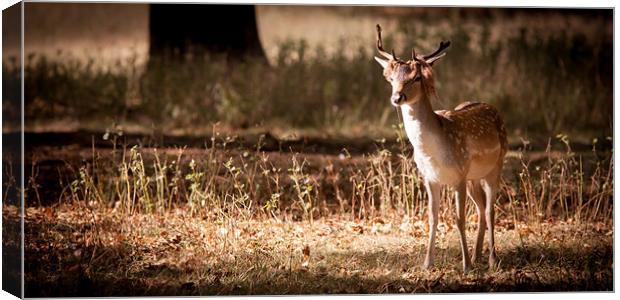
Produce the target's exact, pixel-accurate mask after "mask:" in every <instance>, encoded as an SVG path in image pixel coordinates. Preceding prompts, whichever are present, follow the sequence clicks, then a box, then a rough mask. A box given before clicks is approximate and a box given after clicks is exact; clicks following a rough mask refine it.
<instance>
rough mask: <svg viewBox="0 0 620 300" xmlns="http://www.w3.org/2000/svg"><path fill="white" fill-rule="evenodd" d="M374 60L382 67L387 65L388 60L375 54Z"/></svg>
mask: <svg viewBox="0 0 620 300" xmlns="http://www.w3.org/2000/svg"><path fill="white" fill-rule="evenodd" d="M375 60H376V61H377V62H378V63H379V64H380V65H381V67H382V68H384V69H385V68H386V67H387V66H388V61H387V60H385V59H382V58H378V57H376V56H375Z"/></svg>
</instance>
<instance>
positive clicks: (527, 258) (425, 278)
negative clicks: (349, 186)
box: [4, 203, 613, 296]
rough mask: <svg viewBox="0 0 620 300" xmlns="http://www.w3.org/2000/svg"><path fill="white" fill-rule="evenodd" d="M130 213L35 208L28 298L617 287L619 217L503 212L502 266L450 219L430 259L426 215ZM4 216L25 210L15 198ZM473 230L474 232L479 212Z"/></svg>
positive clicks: (30, 215) (81, 206) (30, 217)
mask: <svg viewBox="0 0 620 300" xmlns="http://www.w3.org/2000/svg"><path fill="white" fill-rule="evenodd" d="M188 214H189V212H188V211H187V209H174V210H172V211H170V212H167V213H165V214H162V215H153V214H149V215H145V214H136V215H131V216H122V215H120V214H118V213H115V212H113V211H112V210H111V209H105V208H95V207H89V206H88V205H87V204H85V203H77V204H74V205H62V206H59V207H56V208H55V209H50V208H29V209H28V210H27V213H26V224H27V227H26V233H27V241H28V243H27V248H26V257H27V261H26V270H27V273H26V295H27V296H61V295H62V296H76V295H81V296H121V295H122V296H129V295H229V294H314V293H318V294H321V293H409V292H476V291H477V292H480V291H569V290H574V291H578V290H611V289H612V278H613V275H612V274H613V258H612V252H613V251H612V246H611V245H612V236H613V229H612V226H611V225H610V224H605V223H599V222H597V223H591V224H588V225H585V224H581V225H579V224H576V223H574V222H562V221H560V222H543V223H541V224H539V225H536V226H529V225H527V224H525V223H521V222H519V223H517V227H513V225H514V224H512V223H511V222H506V221H505V220H502V221H500V222H499V224H498V227H497V228H498V229H497V231H498V232H497V251H498V255H499V257H500V259H501V262H500V268H499V269H498V270H497V271H487V270H486V268H487V267H486V264H484V263H482V264H479V265H477V266H476V269H475V270H474V271H473V272H471V273H470V274H468V275H462V274H461V272H460V269H459V267H458V266H459V265H460V258H459V251H460V250H459V246H458V236H457V233H456V232H455V230H450V227H451V226H450V225H449V223H445V222H442V223H440V226H439V237H438V257H437V263H436V267H435V268H434V269H433V270H431V271H426V270H422V269H421V268H420V266H421V263H422V260H423V257H424V256H423V253H424V252H423V251H424V248H425V241H426V231H425V229H424V225H423V224H424V222H422V220H419V219H418V220H416V219H415V218H408V219H405V220H384V219H375V220H373V221H368V222H364V221H360V222H349V221H345V220H343V219H342V218H340V217H338V216H334V217H330V218H323V219H321V220H315V222H314V224H310V223H309V222H280V221H276V220H274V219H271V220H262V221H256V220H252V221H247V222H246V221H244V222H236V223H235V224H221V223H218V222H213V221H209V220H204V219H202V218H198V217H193V218H192V217H188ZM4 215H5V218H16V217H17V216H16V210H15V208H14V207H5V211H4ZM472 221H473V220H470V222H469V225H468V228H469V229H470V231H469V233H470V236H472V237H473V230H472V228H473V226H474V222H472Z"/></svg>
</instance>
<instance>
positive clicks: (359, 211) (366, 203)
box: [3, 22, 614, 297]
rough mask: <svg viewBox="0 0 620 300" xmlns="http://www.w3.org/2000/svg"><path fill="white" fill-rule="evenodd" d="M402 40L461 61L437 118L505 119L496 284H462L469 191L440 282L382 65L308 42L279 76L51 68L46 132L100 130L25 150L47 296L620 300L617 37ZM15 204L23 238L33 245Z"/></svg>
mask: <svg viewBox="0 0 620 300" xmlns="http://www.w3.org/2000/svg"><path fill="white" fill-rule="evenodd" d="M402 24H403V25H401V26H400V28H399V31H398V33H395V34H394V36H390V38H393V39H394V40H396V39H399V40H402V41H401V42H403V44H405V45H413V46H415V47H416V50H417V51H418V52H425V51H429V50H431V49H432V48H433V47H435V46H436V42H438V41H439V40H441V39H450V40H451V41H452V45H453V46H452V47H453V48H452V49H451V50H449V54H448V56H447V57H446V58H444V59H443V61H442V62H441V63H440V64H438V65H437V66H436V70H437V74H438V75H437V76H438V82H437V85H438V91H439V94H440V96H441V97H442V99H443V103H435V104H434V105H435V106H436V108H449V107H453V106H455V105H456V104H457V103H458V102H461V101H463V100H471V99H472V98H473V99H481V100H484V101H487V102H490V103H492V104H493V105H495V106H497V107H498V109H499V110H500V111H501V113H502V116H503V117H504V118H505V120H506V127H507V128H508V129H509V135H510V137H509V139H510V151H509V153H508V155H507V157H506V161H505V162H506V163H505V165H506V167H505V169H504V173H503V182H502V185H501V191H500V193H499V195H498V199H497V201H496V220H497V222H496V223H497V225H496V228H497V236H496V246H497V252H498V256H499V259H500V264H499V268H498V269H497V270H488V269H487V264H486V263H478V264H476V266H475V270H474V271H473V272H471V273H469V274H465V275H464V274H462V273H461V272H460V271H461V269H460V255H459V249H460V248H459V245H458V236H457V233H456V231H455V230H453V228H454V220H453V214H454V207H453V206H454V204H453V201H452V200H451V199H452V198H451V197H452V195H453V192H452V191H451V190H450V189H448V188H446V189H444V190H443V191H442V199H441V207H440V222H439V237H438V251H437V257H436V266H435V267H434V268H433V269H432V270H429V271H427V270H423V269H422V268H421V264H422V259H423V256H424V255H423V252H424V249H425V247H426V245H425V244H426V240H427V234H428V225H427V214H426V199H427V198H426V195H425V191H424V189H423V188H422V186H421V182H420V177H419V176H418V174H417V170H416V167H415V164H414V163H413V161H412V159H411V156H412V153H411V151H412V150H411V148H410V146H409V145H408V143H407V140H406V138H405V136H404V132H403V128H402V124H400V122H399V119H398V117H397V116H395V115H394V114H395V112H394V111H395V110H394V108H393V107H391V106H390V105H389V103H388V101H387V97H388V93H389V91H388V85H387V84H386V83H385V82H384V79H383V78H382V77H381V72H380V69H379V67H378V66H376V63H375V62H374V61H373V60H372V55H373V54H374V48H372V47H371V46H370V45H369V46H368V47H364V48H362V49H357V50H356V51H355V54H354V55H353V56H348V55H344V51H336V52H335V53H336V54H327V51H326V50H325V49H320V48H319V49H310V47H308V46H307V45H306V43H305V42H303V41H289V42H286V43H284V44H282V45H281V46H280V48H279V49H280V50H279V55H278V58H277V59H276V62H275V64H273V65H272V66H267V65H264V64H255V63H252V62H251V61H249V62H248V61H246V62H243V61H231V60H226V59H225V58H222V57H214V56H213V57H194V58H192V59H191V60H190V61H189V62H179V61H169V60H160V59H157V58H152V59H151V60H150V62H149V64H148V65H147V66H139V65H137V64H136V63H135V62H133V61H129V62H119V64H118V65H117V66H113V67H109V68H101V67H99V66H96V64H95V61H94V60H93V61H91V62H89V63H86V64H82V63H80V62H78V61H71V60H69V61H66V60H65V61H62V62H61V61H57V60H53V59H50V58H49V57H47V58H46V57H41V56H37V55H30V56H29V57H27V59H26V66H25V68H26V69H25V85H26V94H25V101H26V106H25V114H26V122H27V123H26V129H27V130H32V131H36V130H37V129H40V128H45V129H48V128H49V127H48V126H50V124H52V123H54V122H58V123H60V124H62V125H63V126H64V125H65V124H67V123H70V122H74V124H75V123H77V124H78V126H77V127H74V128H71V129H87V130H90V131H88V132H86V133H84V132H73V133H71V134H69V135H72V136H70V137H78V136H81V135H84V134H86V135H88V138H89V139H88V140H87V141H84V140H79V139H78V138H76V139H75V140H74V139H71V138H67V139H66V140H65V139H62V138H60V139H59V138H58V136H55V135H53V134H51V133H50V134H48V135H45V134H42V135H30V136H29V135H26V140H27V145H28V143H30V144H29V145H30V146H29V147H27V148H26V167H25V182H26V183H27V185H26V190H25V193H26V196H25V198H26V213H25V227H26V228H25V233H26V237H25V257H26V261H25V281H26V288H25V291H26V296H28V297H34V296H128V295H216V294H217V295H219V294H222V295H228V294H300V293H303V294H307V293H410V292H475V291H567V290H579V291H582V290H597V291H600V290H604V291H609V290H612V289H613V283H612V282H613V265H614V261H613V253H612V252H613V251H612V249H613V242H612V240H613V234H614V229H613V223H614V220H613V205H614V203H613V193H614V190H613V183H614V179H613V175H612V173H613V169H614V160H613V156H614V151H613V149H612V148H611V146H610V145H611V142H612V138H611V137H610V135H611V132H612V126H611V124H612V117H613V115H612V109H611V107H612V105H613V102H612V97H613V96H612V89H613V85H612V81H611V80H612V64H611V63H610V62H611V61H612V38H611V35H610V34H608V33H607V32H605V31H597V32H593V33H588V34H587V35H586V34H585V33H581V32H579V31H570V32H569V31H565V32H559V33H558V32H556V33H554V34H547V35H540V34H538V33H537V32H536V31H533V30H528V29H527V27H526V26H524V27H523V29H522V30H521V31H520V32H518V33H516V34H510V35H506V36H505V37H504V36H502V37H501V38H492V34H491V33H490V32H491V29H492V24H486V23H483V25H481V26H480V28H479V29H480V30H473V31H472V30H465V29H464V28H463V27H461V26H448V27H449V28H453V29H450V30H442V31H441V32H442V34H443V35H442V36H440V35H439V34H438V33H437V32H438V31H437V30H431V29H432V26H431V27H429V28H431V29H428V28H414V27H412V26H408V25H406V24H407V23H404V22H403V23H402ZM453 25H454V24H453ZM438 26H439V25H438ZM435 29H436V28H435ZM413 37H416V39H415V40H413V39H412V38H413ZM424 41H433V43H432V44H424V43H423V42H424ZM392 42H393V41H390V40H387V41H386V44H391V43H392ZM394 42H395V41H394ZM339 47H340V48H341V50H344V49H345V48H346V45H345V44H344V42H343V43H342V44H341V45H340V46H339ZM349 50H350V49H349ZM330 53H331V52H330ZM397 53H399V54H401V53H408V51H404V52H402V51H397ZM401 55H402V56H403V57H405V56H406V55H404V54H401ZM18 75H19V74H18V71H17V68H16V64H15V62H10V61H9V62H7V63H5V64H3V78H5V80H18V79H19V78H18ZM382 99H383V100H382ZM3 110H4V112H7V113H11V112H16V111H18V109H17V108H15V107H11V106H3ZM4 125H7V124H4ZM10 130H11V128H7V127H6V126H5V134H6V135H8V133H7V131H10ZM282 132H284V133H290V132H293V133H301V134H300V135H301V136H299V135H298V136H295V134H281V133H282ZM130 135H133V137H132V138H129V137H128V136H130ZM178 135H182V136H183V138H185V139H180V140H182V141H184V142H182V143H173V144H174V145H175V146H174V147H172V146H169V147H168V146H166V145H170V144H166V143H164V142H153V141H155V140H158V139H161V140H163V139H164V137H165V138H167V139H172V138H173V137H174V136H177V137H178ZM317 135H318V136H320V138H315V137H316V136H317ZM33 136H34V138H32V137H33ZM136 136H137V138H136ZM63 137H67V135H64V136H63ZM205 137H206V138H205ZM569 137H570V138H569ZM317 141H320V142H321V143H323V144H320V145H319V144H318V142H317ZM296 143H297V144H296ZM33 145H36V146H33ZM187 145H189V146H187ZM545 146H546V148H545ZM6 163H7V162H6V161H3V164H5V166H8V165H7V164H6ZM3 169H4V172H5V174H3V176H7V177H11V176H12V175H13V174H11V169H10V168H3ZM14 184H15V181H11V180H7V181H5V187H4V188H5V189H7V188H8V187H10V185H14ZM6 198H7V195H4V198H3V201H4V205H3V224H4V225H6V226H4V227H3V230H5V231H6V230H10V229H15V228H18V224H19V212H18V209H19V208H18V207H16V206H14V205H10V204H8V202H7V199H6ZM466 209H467V215H468V225H467V230H468V238H469V239H470V241H469V245H470V246H471V245H472V242H471V241H473V238H474V234H473V232H474V230H475V224H476V221H477V219H476V214H475V209H474V206H473V204H472V203H471V201H469V202H468V204H467V208H466ZM7 228H9V229H7ZM7 233H8V232H7ZM5 236H7V234H5ZM12 242H14V243H13V244H11V243H12ZM18 242H19V241H18V240H15V241H7V242H6V243H5V244H4V245H3V246H5V247H6V249H7V250H8V251H13V250H15V252H14V253H18V251H17V249H19V248H18ZM485 252H487V253H488V250H485ZM5 253H6V252H5Z"/></svg>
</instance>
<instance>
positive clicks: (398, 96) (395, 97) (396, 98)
mask: <svg viewBox="0 0 620 300" xmlns="http://www.w3.org/2000/svg"><path fill="white" fill-rule="evenodd" d="M405 99H407V96H405V94H403V93H394V94H392V97H391V98H390V100H391V101H392V105H394V106H397V105H400V104H401V102H403V101H404V100H405Z"/></svg>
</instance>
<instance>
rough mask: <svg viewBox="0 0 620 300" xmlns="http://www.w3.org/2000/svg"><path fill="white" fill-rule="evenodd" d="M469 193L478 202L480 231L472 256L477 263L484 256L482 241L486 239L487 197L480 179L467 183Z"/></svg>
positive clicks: (477, 210) (472, 259)
mask: <svg viewBox="0 0 620 300" xmlns="http://www.w3.org/2000/svg"><path fill="white" fill-rule="evenodd" d="M467 193H468V194H469V196H470V197H471V198H472V200H474V203H476V212H477V213H478V231H477V235H476V243H475V244H474V253H473V256H472V258H471V261H472V262H473V263H476V262H477V261H478V259H480V257H482V243H483V241H484V233H485V232H486V226H487V225H486V217H485V212H486V199H485V196H484V191H483V190H482V185H481V184H480V181H479V180H472V181H470V182H469V184H468V185H467Z"/></svg>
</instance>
